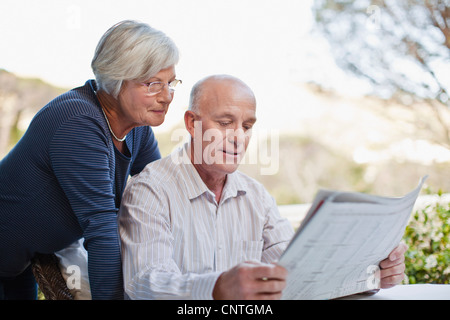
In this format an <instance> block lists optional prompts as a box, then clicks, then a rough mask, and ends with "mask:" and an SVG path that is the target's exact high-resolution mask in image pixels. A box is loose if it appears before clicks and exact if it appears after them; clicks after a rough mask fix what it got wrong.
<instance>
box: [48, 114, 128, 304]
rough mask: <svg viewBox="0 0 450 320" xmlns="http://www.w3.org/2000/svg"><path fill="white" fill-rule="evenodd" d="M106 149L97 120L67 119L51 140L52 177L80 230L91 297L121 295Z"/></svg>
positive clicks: (117, 237) (105, 140) (116, 234)
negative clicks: (66, 199) (86, 262)
mask: <svg viewBox="0 0 450 320" xmlns="http://www.w3.org/2000/svg"><path fill="white" fill-rule="evenodd" d="M109 153H110V151H109V148H108V142H107V138H106V135H105V133H104V131H103V128H102V127H101V126H100V123H99V122H98V121H96V120H95V119H93V118H92V117H89V116H76V117H73V118H71V119H69V120H67V121H66V122H65V123H64V124H62V125H61V126H60V127H59V129H58V130H57V131H56V133H55V135H54V137H53V139H52V141H51V143H50V152H49V154H50V159H51V164H52V168H53V170H54V173H55V176H56V178H57V180H58V183H59V184H60V186H61V188H62V189H63V190H64V193H65V194H66V196H67V198H68V200H69V203H70V206H71V208H72V210H73V212H74V214H75V215H76V217H77V219H78V222H79V224H80V226H81V228H82V230H83V237H84V238H85V247H86V250H87V251H88V271H89V282H90V285H91V292H92V298H93V299H123V297H124V295H123V281H122V279H123V278H122V268H121V257H120V238H119V235H118V224H117V209H116V207H115V203H114V192H113V181H112V177H111V176H110V166H111V165H113V164H111V163H110V161H111V160H110V157H109Z"/></svg>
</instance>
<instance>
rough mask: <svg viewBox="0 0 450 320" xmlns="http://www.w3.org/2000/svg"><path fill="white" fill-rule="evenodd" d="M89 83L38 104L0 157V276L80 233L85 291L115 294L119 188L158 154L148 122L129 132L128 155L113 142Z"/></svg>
mask: <svg viewBox="0 0 450 320" xmlns="http://www.w3.org/2000/svg"><path fill="white" fill-rule="evenodd" d="M95 86H96V84H95V81H94V80H89V81H87V82H86V84H85V85H84V86H82V87H79V88H75V89H73V90H71V91H69V92H67V93H65V94H63V95H61V96H59V97H57V98H56V99H54V100H53V101H51V102H50V103H49V104H47V105H46V106H45V107H43V108H42V109H41V110H40V111H39V112H38V113H37V114H36V116H35V117H34V118H33V120H32V122H31V124H30V126H29V128H28V129H27V131H26V133H25V134H24V136H23V137H22V138H21V140H20V141H19V142H18V143H17V144H16V146H15V147H14V148H13V149H12V150H11V151H10V152H9V153H8V154H7V155H6V156H5V158H3V159H2V160H1V161H0V277H10V276H15V275H17V274H19V273H21V272H22V271H23V270H24V269H25V268H26V267H27V266H28V265H29V263H30V259H31V258H32V257H33V255H34V254H35V253H36V252H40V253H53V252H55V251H58V250H61V249H63V248H65V247H66V246H67V245H69V244H70V243H72V242H74V241H76V240H78V239H80V238H81V237H84V239H85V242H84V245H85V247H86V249H87V251H88V269H89V281H90V286H91V291H92V298H93V299H122V298H123V280H122V267H121V257H120V238H119V234H118V224H117V212H118V209H119V207H120V202H121V197H122V191H123V189H124V186H125V184H126V181H127V178H128V176H129V175H130V174H131V175H134V174H136V173H139V172H140V171H141V170H142V169H143V168H144V167H145V166H146V165H147V164H148V163H150V162H152V161H154V160H156V159H159V158H161V155H160V152H159V149H158V145H157V142H156V139H155V137H154V134H153V131H152V129H151V128H150V127H148V126H143V127H137V128H134V129H133V130H132V131H131V132H130V133H128V135H127V138H126V146H127V148H128V150H127V151H128V152H127V154H122V153H121V152H119V151H118V150H117V149H116V148H115V146H114V144H113V142H112V139H111V134H110V132H109V129H108V126H107V123H106V121H105V118H104V115H103V113H102V111H101V106H100V104H99V102H98V100H97V98H96V95H95V90H96V87H95Z"/></svg>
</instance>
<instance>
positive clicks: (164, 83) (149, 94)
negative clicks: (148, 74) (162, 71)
mask: <svg viewBox="0 0 450 320" xmlns="http://www.w3.org/2000/svg"><path fill="white" fill-rule="evenodd" d="M174 82H175V84H174V85H173V86H170V84H171V83H174ZM155 83H159V84H163V85H162V87H161V89H160V90H159V91H158V92H150V87H151V86H152V84H155ZM182 83H183V81H181V80H179V79H175V80H173V81H170V82H169V83H167V82H163V81H153V82H148V83H145V82H142V83H141V84H142V85H143V86H146V87H147V93H146V94H147V95H148V96H154V95H157V94H158V93H160V92H161V91H163V89H164V87H165V86H166V85H167V86H169V92H171V93H172V92H175V87H176V86H177V85H178V84H182Z"/></svg>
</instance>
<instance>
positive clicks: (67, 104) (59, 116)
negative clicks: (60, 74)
mask: <svg viewBox="0 0 450 320" xmlns="http://www.w3.org/2000/svg"><path fill="white" fill-rule="evenodd" d="M99 111H100V107H99V105H98V102H97V99H96V97H95V93H94V91H93V90H92V88H91V85H90V83H89V81H87V82H86V84H85V85H84V86H81V87H78V88H74V89H72V90H70V91H67V92H65V93H63V94H61V95H60V96H58V97H56V98H55V99H53V100H52V101H50V102H49V103H48V104H47V105H45V106H44V107H43V108H42V109H41V110H39V112H38V113H37V114H36V116H35V117H34V119H33V120H34V121H39V120H41V121H42V120H47V119H49V118H51V119H52V120H53V121H58V120H59V121H64V120H66V119H70V118H72V117H74V116H79V115H85V116H91V117H94V118H96V117H98V116H99V115H100V112H99Z"/></svg>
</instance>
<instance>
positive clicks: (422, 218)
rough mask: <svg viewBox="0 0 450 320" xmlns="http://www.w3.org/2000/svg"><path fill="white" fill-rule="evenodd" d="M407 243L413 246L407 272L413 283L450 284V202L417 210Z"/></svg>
mask: <svg viewBox="0 0 450 320" xmlns="http://www.w3.org/2000/svg"><path fill="white" fill-rule="evenodd" d="M440 194H441V192H439V193H438V195H439V196H440ZM404 241H405V242H406V244H407V245H408V246H409V249H408V251H407V252H406V257H405V259H406V260H405V265H406V271H405V273H406V275H407V277H408V279H407V280H408V282H409V283H410V284H415V283H439V284H448V283H450V203H447V204H443V203H442V202H440V201H437V202H436V204H434V205H428V206H426V207H425V208H423V209H420V210H417V211H416V212H415V214H414V215H413V216H412V217H411V220H410V222H409V224H408V226H407V228H406V232H405V236H404Z"/></svg>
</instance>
